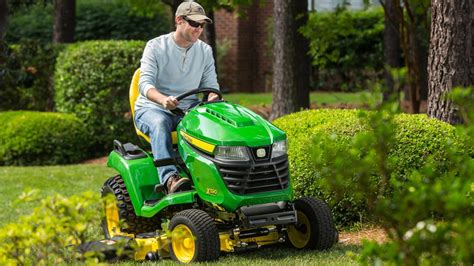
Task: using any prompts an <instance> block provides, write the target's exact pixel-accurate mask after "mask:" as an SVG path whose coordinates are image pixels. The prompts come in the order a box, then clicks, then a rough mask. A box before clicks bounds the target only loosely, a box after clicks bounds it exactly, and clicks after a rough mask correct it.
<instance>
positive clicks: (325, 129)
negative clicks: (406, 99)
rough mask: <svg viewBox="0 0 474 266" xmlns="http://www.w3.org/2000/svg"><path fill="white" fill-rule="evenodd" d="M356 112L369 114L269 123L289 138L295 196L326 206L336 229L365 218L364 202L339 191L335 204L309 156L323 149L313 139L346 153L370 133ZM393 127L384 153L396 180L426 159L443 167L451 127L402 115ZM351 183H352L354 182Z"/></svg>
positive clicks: (297, 116)
mask: <svg viewBox="0 0 474 266" xmlns="http://www.w3.org/2000/svg"><path fill="white" fill-rule="evenodd" d="M360 112H361V113H362V114H366V115H368V114H370V112H366V111H357V110H309V111H303V112H299V113H294V114H290V115H287V116H284V117H282V118H279V119H277V120H275V121H274V123H275V124H276V125H277V126H279V127H280V128H282V129H283V130H285V131H286V133H287V135H288V141H289V157H290V169H291V178H292V182H293V187H294V189H295V195H296V196H302V195H310V196H315V197H320V198H322V199H324V200H326V201H328V202H331V203H332V205H333V210H334V214H335V219H336V221H337V222H338V223H339V224H340V225H347V224H351V223H353V222H355V221H358V220H359V219H361V218H367V217H366V216H367V212H366V210H367V206H366V202H367V201H366V199H364V198H361V197H359V195H356V194H355V193H354V192H353V191H352V190H350V189H348V190H346V191H340V192H342V194H344V196H343V197H340V198H336V196H335V194H336V192H337V191H331V190H328V189H327V187H326V186H325V178H329V179H330V178H332V177H331V176H324V175H323V174H322V172H321V167H322V166H315V165H314V163H313V160H312V156H311V153H312V149H313V148H316V149H318V148H321V149H323V148H324V141H321V142H319V143H317V144H315V143H314V139H315V138H317V139H328V140H332V141H334V140H337V141H334V142H335V143H334V144H333V150H334V152H336V151H339V152H350V151H351V150H350V149H351V148H350V146H349V144H350V143H351V142H352V141H353V139H354V138H355V136H357V135H358V134H360V133H362V132H366V131H367V130H368V129H369V128H370V127H369V125H368V124H367V123H366V122H365V121H364V120H361V119H360V118H359V113H360ZM394 121H395V122H394V123H395V124H396V125H397V130H396V134H395V141H394V143H395V145H394V146H393V147H390V149H388V150H387V152H388V156H389V160H390V162H391V163H392V164H393V168H394V171H393V174H394V175H395V176H399V177H405V176H406V174H407V173H410V172H411V171H413V170H414V169H417V168H419V167H420V166H421V165H423V162H424V161H425V160H427V159H428V158H431V157H432V158H436V159H437V160H439V161H440V162H443V161H444V162H446V160H447V159H446V158H447V157H446V156H447V154H446V152H444V150H443V149H441V148H442V147H443V145H444V144H443V143H445V142H446V141H448V140H450V139H454V138H455V130H454V127H452V126H450V125H448V124H446V123H443V122H440V121H437V120H434V119H429V118H427V117H426V116H425V115H405V114H401V115H397V116H395V119H394ZM315 145H316V146H315ZM317 145H321V147H320V146H317ZM329 155H330V154H328V156H329ZM321 156H324V155H321ZM344 163H345V162H344V161H340V160H336V161H334V162H332V164H334V165H336V166H335V167H337V165H344ZM444 166H446V164H444ZM354 167H355V166H354ZM445 168H446V167H443V164H440V169H445ZM346 171H347V172H351V171H352V168H351V167H349V168H347V167H346ZM351 177H352V175H348V177H347V178H348V180H351V179H350V178H351ZM352 181H353V182H356V180H352Z"/></svg>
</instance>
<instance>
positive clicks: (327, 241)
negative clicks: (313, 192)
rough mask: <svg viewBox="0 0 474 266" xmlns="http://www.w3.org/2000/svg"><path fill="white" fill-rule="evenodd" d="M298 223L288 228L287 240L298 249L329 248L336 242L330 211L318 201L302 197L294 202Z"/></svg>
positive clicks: (324, 204) (335, 231) (322, 202)
mask: <svg viewBox="0 0 474 266" xmlns="http://www.w3.org/2000/svg"><path fill="white" fill-rule="evenodd" d="M294 204H295V209H296V212H297V219H298V223H297V224H296V225H291V226H289V227H288V240H289V242H290V244H291V245H292V246H293V247H295V248H298V249H318V250H324V249H329V248H331V247H332V246H333V245H334V244H335V243H336V242H337V230H336V227H335V226H334V221H333V219H332V214H331V210H330V209H329V207H328V206H327V205H326V203H324V201H322V200H320V199H315V198H310V197H303V198H301V199H298V200H296V201H295V202H294Z"/></svg>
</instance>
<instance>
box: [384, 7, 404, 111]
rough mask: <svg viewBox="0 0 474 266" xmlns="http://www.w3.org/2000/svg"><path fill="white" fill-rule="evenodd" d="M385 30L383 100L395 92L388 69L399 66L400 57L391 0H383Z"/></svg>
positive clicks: (397, 24)
mask: <svg viewBox="0 0 474 266" xmlns="http://www.w3.org/2000/svg"><path fill="white" fill-rule="evenodd" d="M384 8H385V30H384V35H383V39H384V59H385V69H384V74H385V82H386V85H387V88H386V90H385V91H384V92H383V102H386V101H388V100H389V98H390V96H391V95H393V94H395V93H397V95H398V91H396V90H397V89H399V88H395V84H394V80H393V77H392V74H391V73H390V70H391V69H392V68H400V67H401V58H400V38H399V33H398V28H399V27H400V21H399V20H398V18H397V15H396V9H395V8H394V1H393V0H386V1H385V5H384Z"/></svg>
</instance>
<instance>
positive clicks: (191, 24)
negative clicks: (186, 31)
mask: <svg viewBox="0 0 474 266" xmlns="http://www.w3.org/2000/svg"><path fill="white" fill-rule="evenodd" d="M183 19H184V20H185V21H186V22H187V23H188V24H189V26H191V27H193V28H197V27H200V28H204V25H206V22H203V23H199V22H197V21H194V20H190V19H189V18H187V17H183Z"/></svg>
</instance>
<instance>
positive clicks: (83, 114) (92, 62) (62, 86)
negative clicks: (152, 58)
mask: <svg viewBox="0 0 474 266" xmlns="http://www.w3.org/2000/svg"><path fill="white" fill-rule="evenodd" d="M144 46H145V43H144V42H141V41H89V42H83V43H77V44H74V45H71V46H68V47H67V49H65V50H64V52H63V53H61V54H60V55H59V58H58V62H57V64H56V72H55V86H56V96H55V99H56V109H57V110H58V111H60V112H66V113H74V114H76V115H77V116H78V117H79V118H80V119H81V120H82V121H84V123H85V124H86V126H87V131H88V133H89V134H88V137H89V142H90V144H91V146H90V147H91V150H90V151H89V155H103V154H104V153H105V152H107V151H109V150H110V149H111V147H112V142H113V140H114V139H119V140H121V141H122V142H127V141H130V140H131V139H132V138H133V139H134V138H135V131H134V128H133V122H132V119H131V113H130V105H129V101H128V90H129V86H130V81H131V79H132V76H133V73H134V71H135V69H137V68H138V67H139V63H140V58H141V54H142V52H143V48H144Z"/></svg>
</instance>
